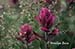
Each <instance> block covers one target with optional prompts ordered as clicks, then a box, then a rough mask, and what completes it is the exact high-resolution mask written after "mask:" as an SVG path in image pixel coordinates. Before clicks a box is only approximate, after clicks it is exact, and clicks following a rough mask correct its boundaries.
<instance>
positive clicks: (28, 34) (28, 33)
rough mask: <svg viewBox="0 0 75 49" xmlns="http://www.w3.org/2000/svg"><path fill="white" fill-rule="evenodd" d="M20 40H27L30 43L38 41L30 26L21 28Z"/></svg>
mask: <svg viewBox="0 0 75 49" xmlns="http://www.w3.org/2000/svg"><path fill="white" fill-rule="evenodd" d="M18 34H19V36H20V37H19V38H18V39H19V40H20V41H23V40H26V41H27V42H28V43H30V42H32V41H33V40H35V39H36V36H35V35H34V34H33V32H32V27H31V26H30V25H29V24H24V25H22V26H21V27H20V32H19V33H18Z"/></svg>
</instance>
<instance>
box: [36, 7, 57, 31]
mask: <svg viewBox="0 0 75 49" xmlns="http://www.w3.org/2000/svg"><path fill="white" fill-rule="evenodd" d="M35 18H36V20H37V21H38V22H39V24H40V25H41V26H42V27H41V30H43V31H45V32H49V28H50V27H51V26H52V25H53V24H54V21H55V18H56V17H55V15H54V14H53V13H52V11H50V10H49V9H48V8H46V7H43V8H42V9H41V10H40V13H39V15H38V16H36V17H35Z"/></svg>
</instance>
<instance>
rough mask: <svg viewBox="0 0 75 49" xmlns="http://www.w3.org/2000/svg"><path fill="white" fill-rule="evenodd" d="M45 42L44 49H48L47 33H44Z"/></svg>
mask: <svg viewBox="0 0 75 49" xmlns="http://www.w3.org/2000/svg"><path fill="white" fill-rule="evenodd" d="M45 40H46V43H45V49H49V47H48V44H47V42H48V33H47V32H45Z"/></svg>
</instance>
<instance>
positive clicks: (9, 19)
mask: <svg viewBox="0 0 75 49" xmlns="http://www.w3.org/2000/svg"><path fill="white" fill-rule="evenodd" d="M51 1H52V2H51V3H50V4H47V5H45V4H46V3H44V2H43V0H15V1H12V0H0V49H25V44H23V43H21V42H20V41H18V40H17V39H16V36H17V34H18V32H19V27H20V25H22V24H25V23H29V24H31V25H32V26H33V29H34V30H35V31H36V32H38V33H39V34H41V31H39V27H38V26H39V25H38V23H37V22H36V21H35V19H34V17H35V16H36V15H38V13H39V10H40V8H41V7H44V6H48V8H49V9H51V10H52V11H53V12H54V14H55V15H56V16H57V20H56V23H55V25H57V24H58V27H59V28H60V32H61V34H60V35H59V36H56V37H54V38H55V39H54V40H55V41H65V42H69V43H70V44H69V45H50V48H51V49H72V48H74V47H75V1H72V2H69V1H66V0H51ZM40 43H41V44H40ZM30 45H31V46H30V49H40V47H42V49H44V47H43V46H44V45H43V41H41V42H40V41H38V40H35V41H34V42H33V43H32V44H30Z"/></svg>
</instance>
